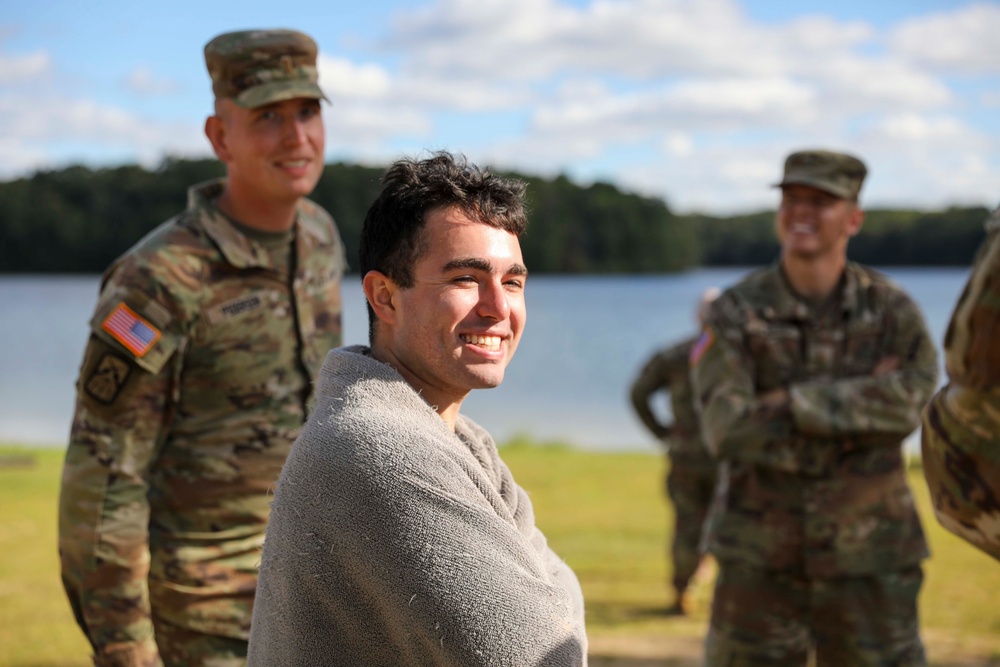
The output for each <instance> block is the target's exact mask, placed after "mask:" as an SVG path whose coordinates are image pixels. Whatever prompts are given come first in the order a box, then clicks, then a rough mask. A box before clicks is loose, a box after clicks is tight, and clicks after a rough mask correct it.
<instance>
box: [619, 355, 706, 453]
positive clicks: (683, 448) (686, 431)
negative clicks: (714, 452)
mask: <svg viewBox="0 0 1000 667" xmlns="http://www.w3.org/2000/svg"><path fill="white" fill-rule="evenodd" d="M694 341H695V339H694V338H689V339H687V340H684V341H682V342H680V343H677V344H676V345H673V346H671V347H668V348H666V349H664V350H660V351H659V352H657V353H656V354H655V355H653V357H652V358H651V359H650V360H649V361H648V362H646V365H645V366H643V368H642V370H641V371H640V372H639V376H638V377H637V378H636V380H635V382H634V383H633V384H632V404H633V406H634V407H635V410H636V412H637V413H638V415H639V417H640V419H642V421H643V423H644V424H645V425H646V427H647V428H648V429H649V430H650V431H652V432H653V433H654V434H657V433H658V431H662V430H663V429H664V428H665V427H664V425H663V424H661V423H659V421H658V419H657V417H656V415H654V414H653V412H652V410H651V409H650V407H649V400H650V397H651V396H653V395H654V394H656V393H659V392H661V391H663V390H666V391H668V392H669V393H670V408H671V412H672V413H673V416H674V422H673V424H671V425H670V426H669V427H666V428H667V430H668V433H667V435H666V437H667V444H668V446H669V448H670V456H671V458H673V459H675V460H679V459H683V460H684V461H685V462H689V463H691V464H704V465H706V466H711V467H713V468H714V467H715V461H714V460H713V459H712V456H711V455H710V454H709V453H708V450H707V449H705V445H704V444H702V440H701V428H700V427H699V425H698V412H697V409H696V407H695V404H694V388H693V387H692V385H691V375H690V366H689V365H688V357H689V356H690V352H691V345H693V344H694Z"/></svg>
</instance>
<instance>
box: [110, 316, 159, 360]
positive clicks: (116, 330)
mask: <svg viewBox="0 0 1000 667" xmlns="http://www.w3.org/2000/svg"><path fill="white" fill-rule="evenodd" d="M101 328H102V329H104V330H105V331H107V332H108V333H109V334H111V335H112V336H113V337H114V339H115V340H116V341H118V342H119V343H121V344H122V345H124V346H125V347H127V348H128V349H130V350H131V351H132V352H134V353H135V356H137V357H141V356H143V355H144V354H146V353H147V352H149V351H150V350H151V349H153V346H154V345H156V341H158V340H160V330H159V329H157V328H156V327H154V326H153V325H152V324H150V323H149V322H147V321H146V320H144V319H143V318H142V317H141V316H139V315H137V314H136V312H135V311H134V310H132V309H131V308H129V307H128V306H126V305H125V304H124V303H119V304H118V305H117V306H115V309H114V310H112V311H111V314H110V315H108V316H107V318H106V319H105V320H104V323H103V324H102V325H101Z"/></svg>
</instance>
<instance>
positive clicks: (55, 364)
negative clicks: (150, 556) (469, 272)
mask: <svg viewBox="0 0 1000 667" xmlns="http://www.w3.org/2000/svg"><path fill="white" fill-rule="evenodd" d="M746 271H747V270H746V269H699V270H695V271H690V272H687V273H682V274H673V275H659V276H600V277H597V276H533V277H532V278H531V280H530V281H529V283H528V287H527V292H526V298H527V303H528V322H527V326H526V328H525V333H524V337H523V339H522V341H521V344H520V347H519V348H518V351H517V355H516V356H515V358H514V360H513V362H512V363H511V365H510V367H509V368H508V370H507V373H506V376H505V379H504V382H503V384H502V385H501V386H500V387H499V388H497V389H491V390H485V391H476V392H473V393H472V394H471V395H470V397H469V398H468V399H467V400H466V402H465V404H464V406H463V412H464V413H466V414H468V415H469V416H471V417H472V418H473V419H475V420H476V421H478V422H479V423H480V424H482V425H483V426H485V427H486V428H487V429H488V430H489V431H490V432H491V433H492V434H493V435H494V437H496V438H497V440H499V441H503V440H506V439H508V438H511V437H513V436H516V435H522V434H523V435H527V436H531V437H533V438H536V439H539V440H546V441H549V440H558V441H563V442H567V443H570V444H573V445H574V446H577V447H581V448H586V449H608V450H643V451H653V450H655V449H656V443H655V441H654V440H653V439H652V437H651V436H650V435H648V434H647V433H646V432H645V430H643V428H642V426H641V424H640V423H639V422H638V420H637V419H636V418H635V417H634V416H633V413H632V409H631V403H630V402H629V399H628V389H629V384H630V382H631V381H632V379H633V378H634V377H635V374H636V373H637V372H638V370H639V368H640V366H641V365H642V364H643V363H644V362H645V360H646V359H647V358H648V356H649V355H650V354H652V353H653V352H654V351H655V350H656V349H657V348H659V347H661V346H664V345H666V344H669V343H671V342H673V341H676V340H678V339H680V338H682V337H684V336H687V335H690V334H691V333H692V332H693V331H694V327H695V324H694V308H695V304H696V303H697V301H698V298H699V296H700V295H701V293H702V291H703V290H704V289H705V288H707V287H709V286H712V285H717V286H720V287H726V286H728V285H731V284H733V283H734V282H736V281H737V280H739V278H740V277H742V276H743V275H744V274H745V273H746ZM886 273H888V274H889V275H890V276H892V277H893V278H894V279H896V280H897V281H898V282H899V283H900V284H902V286H903V287H904V288H905V289H906V290H907V291H908V292H909V293H910V295H911V296H912V297H913V298H914V299H915V300H916V301H917V302H918V303H919V304H920V306H921V308H922V309H923V311H924V314H925V316H926V318H927V322H928V326H929V328H930V330H931V334H932V335H933V337H934V340H935V342H937V343H938V345H939V346H940V341H941V339H942V337H943V335H944V330H945V327H946V326H947V324H948V318H949V317H950V315H951V311H952V308H953V307H954V304H955V301H956V300H957V298H958V295H959V293H960V292H961V290H962V287H963V286H964V284H965V280H966V278H967V275H968V270H967V269H953V268H948V269H941V268H933V269H924V268H920V269H899V268H893V269H887V270H886ZM98 284H99V276H90V275H86V276H58V277H55V276H22V275H13V276H12V275H6V276H0V313H2V316H0V442H20V443H25V444H31V445H39V446H56V447H62V446H65V443H66V439H67V436H68V433H69V424H70V420H71V417H72V411H73V401H74V383H75V381H76V376H77V372H78V370H79V365H80V361H81V357H82V354H83V346H84V343H85V341H86V338H87V322H88V320H89V319H90V316H91V312H92V310H93V308H94V303H95V301H96V298H97V289H98ZM366 317H367V316H366V315H365V308H364V296H363V294H362V292H361V285H360V281H359V280H358V277H357V276H353V275H352V276H348V277H347V280H346V281H345V284H344V326H345V330H344V341H345V343H347V344H354V343H367V338H368V332H367V319H366ZM911 443H912V440H911ZM911 447H912V444H911Z"/></svg>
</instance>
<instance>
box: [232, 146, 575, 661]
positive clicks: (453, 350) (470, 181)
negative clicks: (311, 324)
mask: <svg viewBox="0 0 1000 667" xmlns="http://www.w3.org/2000/svg"><path fill="white" fill-rule="evenodd" d="M383 185H384V187H383V190H382V193H381V195H380V196H379V198H378V199H377V200H376V201H375V203H374V204H372V206H371V208H370V209H369V211H368V215H367V216H366V218H365V223H364V228H363V230H362V235H361V250H360V255H361V258H360V265H361V274H362V276H363V285H364V291H365V296H366V298H367V300H368V311H369V322H370V339H371V347H370V348H368V347H362V346H356V347H349V348H343V349H338V350H334V351H332V352H331V353H330V354H329V355H328V356H327V359H326V362H325V364H324V366H323V371H322V373H321V376H320V379H319V387H318V389H317V404H316V409H315V410H314V412H313V414H312V416H311V417H310V419H309V422H308V423H307V425H306V427H305V429H304V431H303V433H302V435H301V436H300V437H299V439H298V440H297V441H296V444H295V447H294V448H293V450H292V454H291V455H290V457H289V459H288V462H287V463H286V465H285V468H284V470H283V471H282V474H281V479H280V480H279V482H278V486H277V489H276V491H275V495H274V503H273V510H272V515H271V524H270V526H269V527H268V532H267V540H266V542H265V546H264V554H263V557H262V561H261V577H260V581H259V584H258V593H257V603H256V606H255V609H254V619H253V631H252V633H251V637H250V654H249V662H250V664H251V665H260V666H264V665H278V664H280V665H303V666H304V665H321V664H343V665H413V666H417V665H442V666H446V665H454V666H455V667H459V666H461V667H474V666H476V665H484V666H485V665H491V666H492V665H582V664H585V662H586V636H585V633H584V623H583V598H582V595H581V592H580V587H579V584H578V582H577V580H576V577H575V576H574V574H573V572H572V570H570V569H569V567H568V566H567V565H566V564H565V563H564V562H563V561H562V560H561V559H560V558H559V557H558V556H556V555H555V554H554V553H553V552H552V551H551V549H549V548H548V546H547V545H546V541H545V537H544V536H543V535H542V533H541V532H539V530H538V529H537V528H536V527H535V522H534V514H533V511H532V507H531V501H530V500H529V499H528V496H527V494H526V493H525V492H524V491H523V490H522V489H521V488H520V487H518V486H517V484H516V483H515V481H514V479H513V477H512V476H511V473H510V470H508V468H507V466H506V465H504V463H503V461H502V460H501V459H500V457H499V455H498V453H497V449H496V446H495V445H494V443H493V440H492V439H491V438H490V436H489V434H488V433H487V432H486V431H485V430H483V429H482V428H481V427H480V426H478V425H477V424H475V423H474V422H472V421H471V420H470V419H468V418H466V417H465V416H463V415H461V414H460V408H461V405H462V402H463V401H464V400H465V397H466V396H468V394H469V392H470V391H472V390H473V389H485V388H490V387H496V386H497V385H499V384H500V383H501V381H502V380H503V376H504V371H505V369H506V367H507V364H508V363H509V362H510V360H511V358H512V357H513V355H514V352H515V350H516V349H517V343H518V341H519V340H520V338H521V334H522V332H523V329H524V323H525V303H524V287H525V282H526V280H527V270H526V269H525V267H524V262H523V260H522V257H521V249H520V243H519V241H518V237H519V236H520V235H521V233H522V231H523V230H524V227H525V224H526V218H525V212H524V204H523V200H522V197H523V188H524V186H523V184H521V183H519V182H516V181H511V180H508V179H504V178H500V177H498V176H496V175H493V174H491V173H489V172H487V171H482V170H480V169H478V168H476V167H474V166H470V165H467V164H466V163H465V162H464V161H461V160H458V161H456V160H455V159H454V158H453V157H452V156H451V155H448V154H447V153H439V154H436V155H435V156H433V157H430V158H428V159H426V160H421V161H416V160H401V161H399V162H397V163H395V164H394V165H393V166H392V167H390V168H389V170H388V171H387V172H386V175H385V177H384V179H383Z"/></svg>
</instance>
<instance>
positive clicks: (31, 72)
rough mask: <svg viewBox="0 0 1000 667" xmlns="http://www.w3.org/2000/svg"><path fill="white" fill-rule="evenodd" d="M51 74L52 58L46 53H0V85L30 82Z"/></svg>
mask: <svg viewBox="0 0 1000 667" xmlns="http://www.w3.org/2000/svg"><path fill="white" fill-rule="evenodd" d="M51 73H52V56H50V55H49V54H48V52H46V51H38V52H37V53H31V54H28V55H18V56H15V55H9V54H3V53H0V85H11V84H14V83H23V82H32V81H36V80H38V79H45V78H48V77H49V76H50V75H51Z"/></svg>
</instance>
